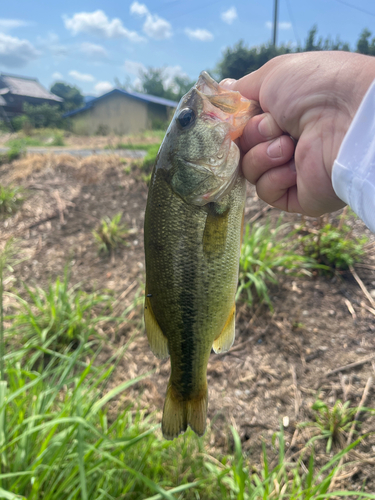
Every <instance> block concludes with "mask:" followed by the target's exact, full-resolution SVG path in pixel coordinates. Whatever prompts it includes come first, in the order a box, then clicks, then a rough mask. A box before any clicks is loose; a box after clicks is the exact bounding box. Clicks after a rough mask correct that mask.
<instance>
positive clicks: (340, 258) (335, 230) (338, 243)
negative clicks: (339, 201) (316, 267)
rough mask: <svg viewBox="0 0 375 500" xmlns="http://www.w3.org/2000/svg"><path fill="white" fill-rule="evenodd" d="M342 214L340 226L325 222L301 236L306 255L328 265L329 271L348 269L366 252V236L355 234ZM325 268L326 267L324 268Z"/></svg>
mask: <svg viewBox="0 0 375 500" xmlns="http://www.w3.org/2000/svg"><path fill="white" fill-rule="evenodd" d="M343 221H344V216H343V215H342V216H341V219H340V223H339V224H338V226H337V227H336V226H334V225H333V224H325V225H324V226H323V227H321V228H320V229H319V230H318V231H315V232H314V233H312V232H311V233H310V234H308V235H306V236H304V237H302V238H301V243H302V247H303V251H304V253H305V255H308V256H310V257H312V258H313V259H315V260H316V262H318V263H319V264H323V265H325V266H328V268H327V269H328V270H329V271H331V272H332V271H333V270H335V269H337V270H346V269H349V267H350V266H352V265H353V264H355V263H356V262H360V261H361V260H362V257H363V256H364V254H365V251H364V249H363V246H364V244H365V243H366V242H367V241H368V238H366V236H363V237H361V238H357V237H356V236H353V234H352V229H351V228H350V227H349V226H348V225H347V224H345V223H344V222H343ZM323 270H324V269H323Z"/></svg>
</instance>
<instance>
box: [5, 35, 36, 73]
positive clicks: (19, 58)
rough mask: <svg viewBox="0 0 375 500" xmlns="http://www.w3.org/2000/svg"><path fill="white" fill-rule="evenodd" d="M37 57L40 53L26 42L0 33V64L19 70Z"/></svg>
mask: <svg viewBox="0 0 375 500" xmlns="http://www.w3.org/2000/svg"><path fill="white" fill-rule="evenodd" d="M39 55H40V52H39V51H38V50H36V48H35V47H34V45H32V44H31V43H30V42H29V41H28V40H21V39H20V38H16V37H13V36H9V35H5V34H4V33H0V64H3V65H4V66H6V67H8V68H20V67H22V66H25V65H26V64H27V63H28V62H29V61H31V60H33V59H36V58H37V57H38V56H39Z"/></svg>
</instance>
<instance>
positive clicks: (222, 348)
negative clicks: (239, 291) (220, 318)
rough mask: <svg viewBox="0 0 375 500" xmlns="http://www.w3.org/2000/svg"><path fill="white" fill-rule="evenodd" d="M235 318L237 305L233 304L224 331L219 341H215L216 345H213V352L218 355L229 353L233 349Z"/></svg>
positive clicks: (218, 338)
mask: <svg viewBox="0 0 375 500" xmlns="http://www.w3.org/2000/svg"><path fill="white" fill-rule="evenodd" d="M235 318H236V306H235V304H233V307H232V309H231V311H230V313H229V316H228V319H227V321H226V323H225V325H224V328H223V329H222V331H221V333H220V335H219V336H218V337H217V339H215V340H214V343H213V345H212V347H213V350H214V351H215V352H216V354H219V353H222V352H227V351H229V349H230V348H231V347H232V345H233V342H234V337H235V326H236V322H235Z"/></svg>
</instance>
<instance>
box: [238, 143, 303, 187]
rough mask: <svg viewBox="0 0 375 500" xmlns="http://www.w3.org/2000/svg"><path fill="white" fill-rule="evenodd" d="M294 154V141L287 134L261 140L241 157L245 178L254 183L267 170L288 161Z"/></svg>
mask: <svg viewBox="0 0 375 500" xmlns="http://www.w3.org/2000/svg"><path fill="white" fill-rule="evenodd" d="M293 154H294V142H293V140H292V139H291V138H290V137H289V136H288V135H282V136H280V137H278V138H277V139H274V140H272V141H267V142H262V143H260V144H257V145H256V146H254V147H253V148H251V149H250V150H249V151H248V152H247V153H246V154H245V156H244V157H243V159H242V171H243V174H244V176H245V177H246V179H247V180H248V181H249V182H251V183H252V184H256V183H257V182H258V179H259V178H260V177H261V176H262V175H264V174H265V173H266V172H267V171H268V170H270V169H273V168H275V167H280V166H282V165H285V164H286V163H288V162H289V161H290V160H291V159H292V157H293Z"/></svg>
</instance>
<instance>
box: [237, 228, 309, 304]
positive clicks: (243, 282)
mask: <svg viewBox="0 0 375 500" xmlns="http://www.w3.org/2000/svg"><path fill="white" fill-rule="evenodd" d="M288 227H289V226H288V224H281V219H279V221H278V223H277V225H276V228H275V229H271V225H270V222H267V223H266V224H265V225H253V226H250V224H247V226H246V230H245V235H244V239H243V244H242V251H241V257H240V270H239V286H238V290H237V298H239V297H240V295H241V294H242V293H243V292H245V294H246V299H247V303H248V304H249V305H250V306H252V304H253V302H254V292H255V293H256V295H257V297H258V299H259V300H260V301H261V302H266V303H267V304H268V306H269V308H270V309H271V310H272V303H271V298H270V296H269V290H268V287H269V284H277V283H278V277H277V273H278V272H280V271H283V272H287V273H294V274H298V273H301V272H302V271H303V272H304V273H308V269H311V268H313V267H314V265H315V263H314V261H313V259H311V258H309V257H306V256H303V255H300V254H298V253H297V251H296V249H297V248H298V241H296V239H295V237H294V236H295V232H294V231H289V232H287V233H286V234H284V236H283V233H285V230H287V229H288Z"/></svg>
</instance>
